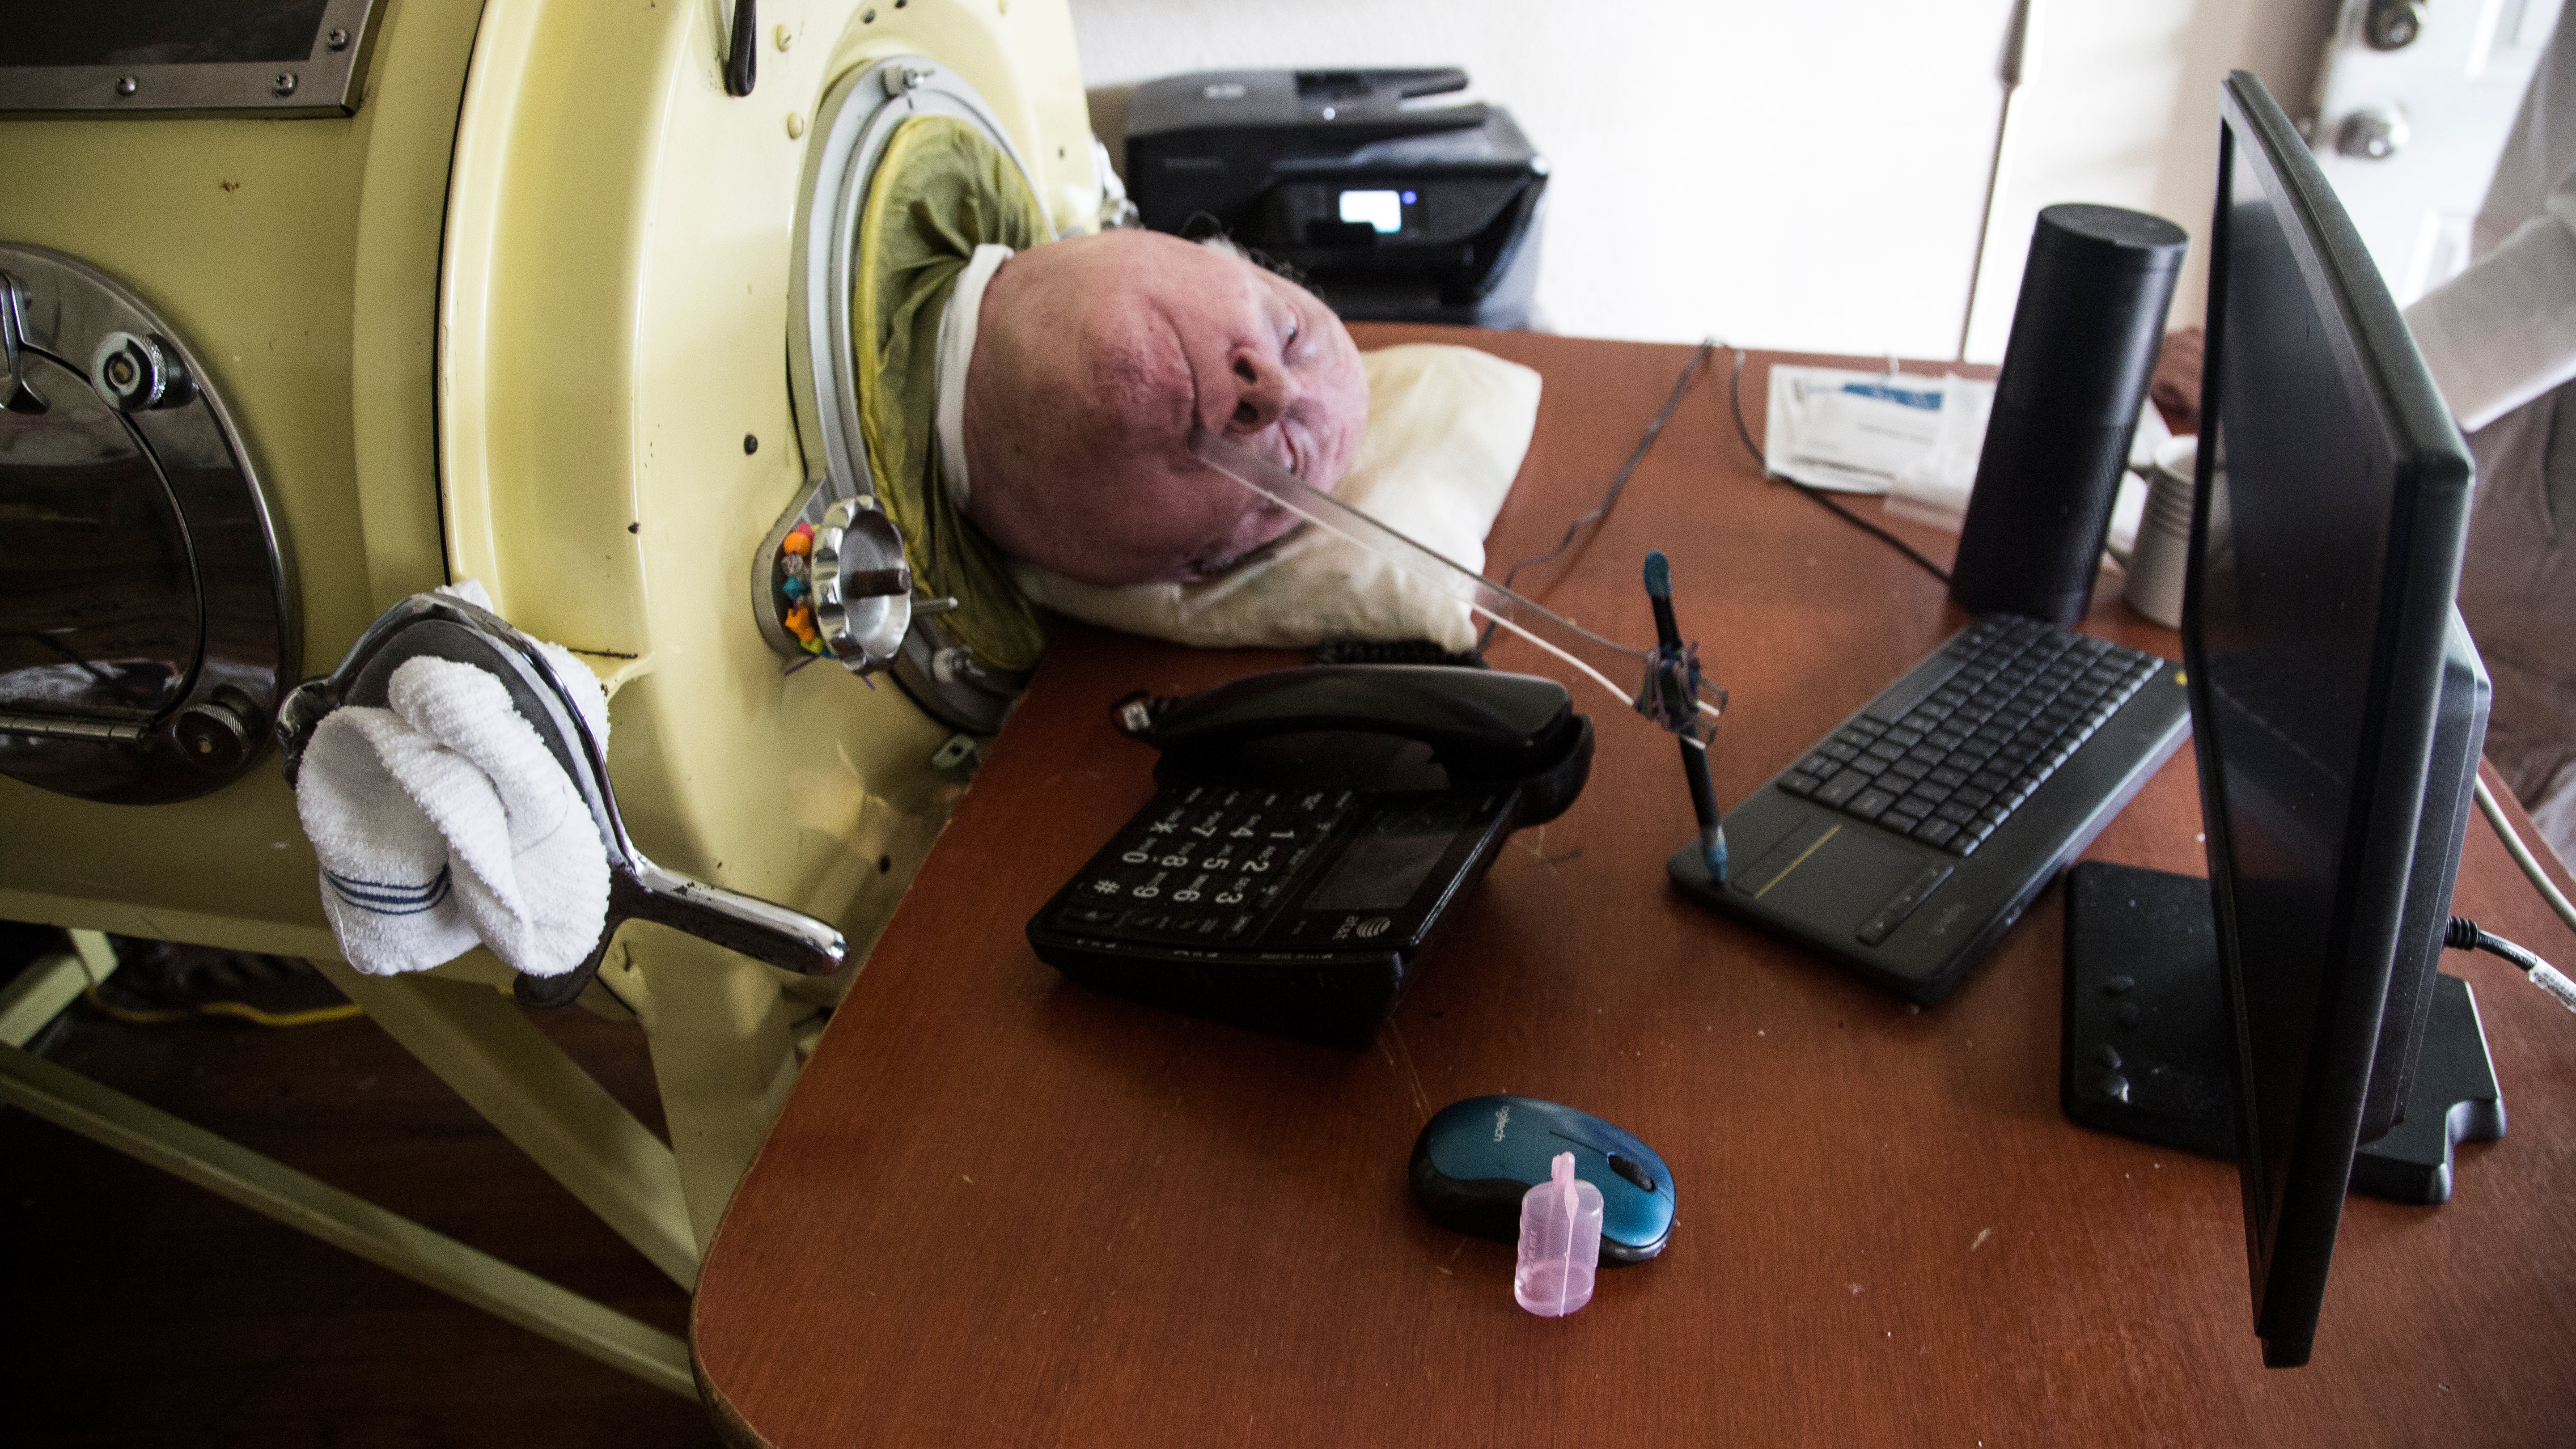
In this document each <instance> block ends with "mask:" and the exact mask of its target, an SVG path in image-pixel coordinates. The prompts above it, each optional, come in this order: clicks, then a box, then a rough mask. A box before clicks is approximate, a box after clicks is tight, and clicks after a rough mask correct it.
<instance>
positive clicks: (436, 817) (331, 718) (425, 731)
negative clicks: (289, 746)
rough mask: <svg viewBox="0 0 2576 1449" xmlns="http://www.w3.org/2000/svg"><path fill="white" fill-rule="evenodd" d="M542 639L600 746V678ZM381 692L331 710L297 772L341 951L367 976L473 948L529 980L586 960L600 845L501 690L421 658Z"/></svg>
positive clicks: (600, 897) (567, 785)
mask: <svg viewBox="0 0 2576 1449" xmlns="http://www.w3.org/2000/svg"><path fill="white" fill-rule="evenodd" d="M459 592H462V591H459ZM475 592H480V591H479V590H477V591H475ZM468 597H471V596H470V595H468ZM543 647H544V648H545V649H546V650H547V651H548V660H549V662H550V663H552V664H553V666H554V670H555V675H556V677H557V678H558V679H560V680H561V681H563V683H564V686H565V689H566V691H567V692H568V693H569V694H570V695H571V696H572V699H573V703H574V705H575V707H576V708H578V709H579V710H580V711H581V713H582V715H583V718H584V719H585V721H586V722H587V723H588V724H589V726H590V729H591V734H592V737H593V738H595V739H596V740H597V741H598V742H599V744H600V748H601V749H602V750H605V749H606V748H607V744H608V706H607V700H606V698H605V696H604V695H603V694H602V692H601V691H600V688H599V684H598V681H597V679H596V678H595V677H594V676H593V675H592V674H591V672H590V671H589V670H588V669H587V668H585V667H583V665H582V664H581V662H580V661H579V660H577V659H575V658H574V657H573V656H572V654H571V653H570V652H569V651H566V650H563V649H559V648H557V647H556V646H554V645H551V644H549V645H545V646H543ZM386 699H387V704H388V705H389V707H388V708H382V709H378V708H371V707H366V706H358V705H348V706H343V707H342V708H340V709H336V710H334V711H332V712H331V713H330V714H329V715H328V716H326V717H325V718H324V719H323V721H322V723H321V724H320V725H319V726H317V727H316V728H315V729H314V731H313V738H312V740H311V742H310V743H308V744H307V745H306V746H305V748H304V759H303V763H302V764H301V765H300V766H299V767H298V771H297V776H296V787H295V809H296V813H297V815H298V816H300V817H301V818H302V820H303V822H304V833H305V834H306V835H307V836H309V837H310V838H311V839H312V841H313V850H314V854H315V855H317V856H319V857H320V858H321V862H322V910H323V914H324V915H325V916H327V917H328V918H329V920H330V922H331V929H332V930H333V932H335V933H336V934H337V935H338V936H339V938H340V951H341V954H342V955H343V956H345V957H347V958H348V961H349V964H350V965H352V966H355V967H357V968H358V969H359V970H361V971H364V972H366V973H368V974H370V975H374V976H391V975H394V974H396V973H399V972H404V971H425V970H428V969H429V968H430V967H432V966H437V965H440V964H442V963H444V962H447V961H450V960H453V959H454V958H456V957H457V956H459V955H462V954H464V953H465V952H466V951H468V950H471V949H472V948H473V947H474V945H475V943H476V942H478V941H480V942H481V943H482V944H484V945H486V946H489V947H491V948H492V951H493V953H494V954H495V955H497V956H499V957H500V958H501V959H502V960H504V961H506V962H508V963H509V964H510V965H511V966H512V967H513V968H514V969H516V970H519V971H522V972H525V973H527V974H528V975H531V976H556V975H560V974H562V973H563V972H566V971H569V970H571V969H573V968H574V967H575V966H578V965H580V964H581V962H582V961H583V960H584V959H585V958H587V957H588V956H589V954H590V949H591V947H592V946H594V945H596V944H597V943H598V940H599V932H600V927H601V926H602V924H603V923H604V922H605V921H606V919H607V916H608V849H607V846H606V845H605V844H604V843H603V842H602V841H601V840H600V837H599V828H598V826H597V824H596V823H595V822H594V820H593V818H592V816H591V813H590V807H589V805H588V804H587V803H586V802H585V801H584V800H583V799H582V796H581V792H580V791H579V790H577V789H575V788H574V786H573V782H572V781H571V779H570V778H568V777H567V776H566V775H565V773H564V770H563V766H561V765H560V764H558V763H556V761H555V758H554V756H553V755H552V754H551V753H549V752H548V751H547V749H546V746H545V742H544V740H542V739H541V738H540V737H539V736H538V734H537V731H536V729H535V728H534V727H533V726H531V725H530V724H529V723H528V722H527V721H526V720H524V719H521V718H520V717H519V714H518V711H517V710H515V709H513V708H512V707H511V704H510V695H509V691H507V690H506V689H504V688H503V687H502V685H501V681H499V680H497V679H495V678H493V677H492V676H491V675H490V674H488V673H486V672H484V671H483V670H480V669H477V668H475V667H474V666H472V665H469V664H458V663H455V662H454V661H452V660H446V659H433V658H419V659H413V660H409V661H407V662H405V663H404V664H402V665H401V666H400V667H399V668H397V669H395V670H394V672H393V675H392V677H391V679H389V680H388V681H387V685H386Z"/></svg>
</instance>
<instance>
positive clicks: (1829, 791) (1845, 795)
mask: <svg viewBox="0 0 2576 1449" xmlns="http://www.w3.org/2000/svg"><path fill="white" fill-rule="evenodd" d="M1868 787H1869V776H1867V775H1864V774H1862V773H1861V772H1860V771H1858V770H1845V771H1843V772H1842V773H1841V774H1838V775H1836V776H1834V777H1833V778H1832V779H1830V780H1827V781H1826V782H1825V783H1824V785H1823V787H1822V788H1820V789H1818V790H1817V791H1816V796H1815V798H1816V799H1818V800H1820V801H1823V802H1824V803H1825V804H1827V805H1832V806H1835V807H1836V808H1840V807H1841V806H1843V805H1846V804H1848V803H1850V801H1851V797H1853V796H1854V795H1857V794H1859V793H1860V792H1861V791H1863V790H1865V789H1867V788H1868Z"/></svg>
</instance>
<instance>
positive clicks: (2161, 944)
mask: <svg viewBox="0 0 2576 1449" xmlns="http://www.w3.org/2000/svg"><path fill="white" fill-rule="evenodd" d="M2066 884H2067V889H2066V1020H2065V1034H2064V1038H2063V1048H2062V1051H2063V1056H2062V1059H2061V1068H2060V1072H2061V1075H2060V1083H2059V1100H2060V1101H2061V1102H2062V1103H2063V1104H2064V1106H2065V1108H2066V1115H2067V1116H2069V1117H2072V1118H2074V1119H2075V1120H2076V1121H2077V1122H2080V1123H2082V1124H2083V1125H2085V1126H2087V1127H2091V1128H2095V1129H2097V1130H2099V1131H2103V1132H2116V1133H2119V1134H2120V1135H2121V1136H2124V1137H2134V1138H2137V1139H2138V1140H2140V1141H2143V1142H2154V1143H2158V1144H2161V1145H2163V1146H2167V1147H2179V1148H2181V1149H2183V1150H2185V1151H2187V1152H2197V1153H2201V1154H2203V1155H2205V1156H2210V1157H2227V1158H2232V1157H2234V1156H2235V1155H2236V1110H2235V1088H2234V1080H2235V1076H2234V1072H2235V1068H2234V1065H2233V1061H2232V1057H2233V1054H2234V1051H2235V1038H2234V1034H2233V1033H2232V1032H2231V1031H2230V1030H2229V1027H2228V1022H2227V1006H2226V993H2225V988H2224V987H2223V985H2222V984H2221V982H2220V979H2219V973H2218V938H2217V932H2216V929H2215V928H2214V926H2213V925H2212V923H2211V914H2210V903H2209V882H2207V881H2205V880H2201V879H2198V878H2196V877H2192V876H2182V875H2169V874H2167V873H2165V872H2163V871H2154V870H2139V869H2136V868H2134V867H2130V866H2122V865H2105V864H2102V863H2100V862H2098V861H2087V862H2085V863H2084V864H2082V865H2079V866H2077V867H2076V868H2075V869H2074V870H2072V871H2070V872H2069V873H2068V875H2067V883H2066ZM2503 1135H2504V1101H2503V1097H2502V1094H2501V1093H2500V1092H2499V1091H2498V1089H2497V1087H2496V1079H2495V1066H2494V1064H2493V1063H2492V1062H2491V1061H2490V1060H2489V1059H2488V1057H2487V1040H2486V1031H2485V1029H2484V1028H2483V1027H2482V1026H2481V1025H2480V1024H2479V1022H2478V1006H2477V999H2476V997H2475V996H2474V995H2472V994H2471V993H2470V991H2469V986H2468V983H2467V982H2465V981H2462V980H2460V979H2459V978H2458V977H2455V976H2441V977H2438V978H2437V979H2436V980H2435V982H2434V991H2433V1011H2432V1018H2431V1020H2429V1021H2428V1022H2427V1023H2426V1024H2425V1028H2424V1041H2423V1050H2422V1053H2421V1055H2420V1056H2419V1058H2418V1059H2417V1063H2416V1068H2415V1082H2414V1090H2413V1091H2412V1093H2411V1094H2410V1095H2409V1096H2408V1099H2407V1104H2406V1116H2405V1119H2404V1120H2403V1121H2401V1122H2399V1123H2398V1124H2397V1125H2396V1126H2395V1127H2394V1128H2392V1129H2390V1131H2389V1132H2388V1134H2387V1135H2386V1136H2384V1137H2382V1138H2380V1139H2379V1140H2378V1141H2376V1142H2370V1143H2365V1144H2363V1145H2362V1146H2361V1148H2360V1149H2359V1150H2358V1151H2357V1152H2356V1153H2355V1155H2354V1157H2353V1165H2352V1188H2353V1191H2355V1192H2361V1193H2367V1194H2369V1195H2370V1196H2372V1197H2379V1198H2387V1199H2389V1200H2391V1201H2395V1202H2404V1203H2419V1204H2424V1205H2427V1206H2429V1205H2432V1204H2436V1203H2441V1202H2446V1201H2448V1200H2449V1199H2450V1196H2451V1159H2452V1149H2453V1148H2454V1147H2455V1146H2456V1145H2457V1144H2459V1143H2462V1142H2493V1141H2495V1140H2496V1139H2497V1138H2500V1137H2502V1136H2503Z"/></svg>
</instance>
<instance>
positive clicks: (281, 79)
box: [268, 70, 295, 100]
mask: <svg viewBox="0 0 2576 1449" xmlns="http://www.w3.org/2000/svg"><path fill="white" fill-rule="evenodd" d="M268 88H269V89H270V90H272V91H274V92H276V93H277V95H278V97H279V98H280V99H281V100H282V99H284V98H285V97H287V96H291V95H293V94H295V72H293V71H291V70H282V71H279V72H278V73H277V79H275V80H273V81H270V82H269V83H268Z"/></svg>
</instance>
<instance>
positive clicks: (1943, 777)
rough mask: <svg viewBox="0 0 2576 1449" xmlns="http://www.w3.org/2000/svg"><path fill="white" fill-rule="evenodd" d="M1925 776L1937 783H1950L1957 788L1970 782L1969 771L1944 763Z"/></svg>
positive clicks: (1949, 784)
mask: <svg viewBox="0 0 2576 1449" xmlns="http://www.w3.org/2000/svg"><path fill="white" fill-rule="evenodd" d="M1923 778H1924V779H1926V780H1929V781H1931V782H1932V783H1933V784H1935V785H1948V786H1950V787H1951V788H1953V789H1956V788H1957V787H1959V786H1961V785H1964V784H1966V783H1968V772H1967V771H1965V770H1961V769H1957V768H1955V767H1953V766H1950V765H1943V766H1941V767H1939V768H1938V769H1935V770H1934V771H1933V772H1932V773H1931V774H1928V775H1926V776H1924V777H1923Z"/></svg>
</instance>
